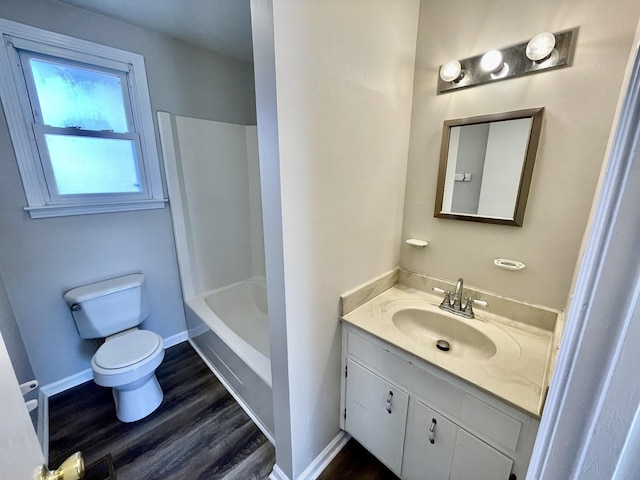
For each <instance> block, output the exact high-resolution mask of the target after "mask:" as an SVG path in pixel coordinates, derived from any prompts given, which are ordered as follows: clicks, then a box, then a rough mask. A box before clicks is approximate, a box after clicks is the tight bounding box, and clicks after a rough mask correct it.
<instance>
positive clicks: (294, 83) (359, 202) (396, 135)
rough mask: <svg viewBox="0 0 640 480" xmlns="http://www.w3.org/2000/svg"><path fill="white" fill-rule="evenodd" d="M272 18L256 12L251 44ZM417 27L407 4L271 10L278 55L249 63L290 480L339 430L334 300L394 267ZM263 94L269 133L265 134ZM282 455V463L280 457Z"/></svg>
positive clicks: (285, 5) (265, 9)
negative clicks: (275, 224) (274, 224)
mask: <svg viewBox="0 0 640 480" xmlns="http://www.w3.org/2000/svg"><path fill="white" fill-rule="evenodd" d="M269 7H270V2H268V1H261V0H256V1H254V2H253V8H252V15H253V16H254V20H253V22H254V35H256V33H258V34H260V33H261V30H259V29H258V28H256V27H257V26H258V27H261V25H260V22H261V19H259V18H256V15H263V17H262V18H265V17H268V15H269V13H270V12H269ZM417 16H418V2H417V1H403V2H388V1H384V0H378V1H369V2H366V3H364V2H359V1H354V0H351V1H328V2H298V1H294V0H285V1H277V2H274V4H273V33H274V43H275V45H274V48H275V55H274V52H273V51H271V53H270V52H268V51H260V50H259V49H258V48H256V49H255V52H254V56H255V59H256V83H257V89H258V95H257V107H258V134H259V139H260V157H261V167H262V170H263V172H264V171H265V168H268V167H275V168H277V169H278V170H279V179H277V180H279V181H280V189H279V191H275V192H274V191H273V190H272V189H271V187H273V183H271V180H272V179H271V178H268V179H263V182H262V190H263V208H264V215H265V221H267V219H268V218H269V217H270V216H271V215H273V214H277V215H278V217H279V219H280V220H281V222H282V229H281V231H280V232H277V231H272V230H270V229H267V228H266V227H265V242H266V244H267V284H268V287H269V289H270V290H271V292H270V295H273V289H274V288H277V287H278V285H274V283H273V282H272V281H271V279H272V275H273V271H270V263H269V262H270V261H269V257H270V254H271V253H272V252H271V251H270V250H273V249H275V248H276V247H277V243H278V238H277V237H278V235H279V234H281V236H282V243H283V245H282V250H281V253H280V256H281V258H282V274H283V276H282V277H280V278H283V282H282V285H281V287H282V288H283V289H282V290H281V291H279V295H280V298H281V299H284V301H285V310H286V311H285V312H283V313H284V315H285V318H277V317H276V313H275V312H273V311H272V308H271V307H272V304H271V302H272V300H274V298H273V297H272V296H270V298H269V301H270V304H269V315H270V321H271V324H272V325H271V338H272V344H273V341H274V338H275V340H276V342H279V341H281V340H282V339H286V351H285V353H284V355H281V354H280V353H279V352H274V347H273V346H272V366H273V370H274V373H275V372H277V371H280V370H282V369H284V370H285V372H286V374H282V373H281V372H279V375H280V376H281V378H278V377H277V376H275V375H274V404H275V405H276V426H275V432H276V456H277V464H278V467H280V468H281V469H282V471H283V472H284V473H285V474H286V475H287V476H289V478H298V477H299V476H300V475H301V474H302V473H303V471H304V469H305V468H307V466H308V465H309V463H310V462H311V461H312V460H313V459H314V458H315V457H316V456H317V455H319V454H320V452H321V451H322V450H323V449H324V448H325V446H327V444H328V443H329V442H330V441H331V440H332V439H333V438H334V437H335V436H336V435H337V434H338V432H339V389H340V347H341V343H340V331H339V321H338V315H339V311H338V306H339V305H338V304H339V295H340V293H342V292H344V291H345V290H347V289H349V288H352V287H354V286H355V285H358V284H360V283H362V282H364V281H365V280H368V279H371V278H373V277H374V276H376V275H378V274H380V273H382V272H385V271H388V270H390V269H391V268H393V267H394V266H396V265H397V263H398V256H399V238H400V229H401V219H402V208H403V196H404V181H405V173H406V156H407V147H408V132H409V122H410V106H411V95H412V81H413V68H414V56H415V41H416V28H417ZM257 24H258V25H257ZM258 41H259V40H257V39H256V37H255V36H254V46H256V45H258ZM269 55H274V57H273V59H274V61H275V76H268V75H266V74H265V75H264V76H263V72H262V71H260V70H259V67H261V68H264V70H265V71H267V73H269V72H268V70H269V68H273V67H269V62H268V61H266V62H265V63H264V64H263V60H265V59H266V60H268V57H269ZM273 73H274V72H271V74H273ZM274 79H275V85H273V87H274V88H273V90H271V91H269V89H267V88H265V89H264V92H262V91H261V89H262V88H263V87H264V86H265V85H263V84H262V82H268V81H272V80H274ZM263 94H264V95H263ZM273 95H276V104H275V106H276V107H277V127H271V128H267V127H264V129H263V125H264V122H263V121H264V120H265V119H267V120H269V118H273V113H274V111H273V106H274V105H273V104H270V103H269V102H272V101H273ZM263 105H264V109H263ZM263 115H264V117H263ZM263 131H264V132H265V135H273V134H274V133H276V132H277V135H278V137H277V143H276V144H275V145H274V144H273V143H270V141H271V140H273V138H269V139H268V140H266V139H264V138H263ZM263 147H264V148H268V149H269V150H268V151H267V150H263ZM278 154H279V156H278ZM278 170H276V171H278ZM277 180H276V183H277ZM266 182H269V184H267V183H266ZM276 186H277V185H276ZM277 196H278V197H279V199H278V198H274V197H277ZM278 200H280V205H281V206H280V207H279V206H278ZM274 208H278V209H280V211H279V212H274V211H273V210H272V209H274ZM265 225H266V224H265ZM278 267H279V266H278V265H275V266H273V268H274V271H275V270H276V269H277V268H278ZM275 301H276V302H277V301H278V299H277V298H276V299H275ZM285 377H286V378H285ZM283 395H286V396H287V399H288V402H287V403H288V406H289V408H288V409H287V412H285V414H282V412H280V416H279V414H278V411H277V410H278V409H279V408H287V405H280V404H279V402H278V396H283ZM283 437H286V438H284V439H283ZM287 443H288V444H289V445H290V453H289V452H286V451H285V449H284V448H279V447H280V444H282V445H284V446H285V447H286V444H287Z"/></svg>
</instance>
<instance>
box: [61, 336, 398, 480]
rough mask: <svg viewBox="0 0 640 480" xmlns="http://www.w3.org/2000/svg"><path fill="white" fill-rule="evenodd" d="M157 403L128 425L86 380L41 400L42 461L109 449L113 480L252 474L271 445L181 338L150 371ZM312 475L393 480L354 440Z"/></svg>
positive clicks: (263, 472) (324, 479) (259, 471)
mask: <svg viewBox="0 0 640 480" xmlns="http://www.w3.org/2000/svg"><path fill="white" fill-rule="evenodd" d="M157 377H158V381H159V382H160V385H161V386H162V389H163V391H164V400H163V402H162V405H161V406H160V407H159V408H158V410H156V411H155V412H153V413H152V414H151V415H149V416H148V417H146V418H144V419H142V420H140V421H138V422H134V423H122V422H120V421H119V420H118V419H117V418H116V414H115V408H114V405H113V397H112V395H111V389H108V388H103V387H99V386H98V385H96V384H95V383H93V382H92V381H91V382H87V383H85V384H83V385H80V386H78V387H75V388H73V389H71V390H67V391H66V392H64V393H61V394H59V395H55V396H53V397H51V398H50V399H49V431H50V440H49V467H50V468H56V467H58V466H59V465H60V463H62V462H63V461H64V460H65V459H66V458H67V457H68V456H69V455H71V454H72V453H74V452H76V451H78V450H80V451H82V453H83V455H84V458H85V463H86V464H87V465H89V464H91V463H93V462H95V461H97V460H99V459H100V458H102V457H104V456H105V455H107V454H111V456H112V458H113V462H114V465H115V469H116V473H117V477H118V480H156V479H163V480H186V479H188V480H196V479H202V480H204V479H206V480H213V479H226V480H233V479H237V480H259V479H266V478H268V477H269V474H270V473H271V470H272V468H273V465H274V463H275V452H274V448H273V446H272V445H271V443H269V441H268V440H267V438H266V437H265V436H264V435H263V434H262V432H260V430H259V429H258V428H257V427H256V426H255V425H254V424H253V422H252V421H251V420H250V418H249V417H248V416H247V415H246V414H245V412H244V411H243V410H242V408H241V407H240V406H239V405H238V403H237V402H236V401H235V400H234V399H233V397H232V396H231V395H230V394H229V393H228V392H227V391H226V390H225V388H224V387H223V386H222V384H221V383H220V382H219V381H218V380H217V379H216V377H215V376H214V375H213V374H212V373H211V371H210V370H209V368H208V367H207V366H206V365H205V363H204V362H203V361H202V360H201V359H200V357H199V356H198V355H197V354H196V352H195V351H194V350H193V349H192V348H191V345H190V344H189V343H186V342H185V343H182V344H180V345H176V346H175V347H172V348H169V349H168V350H167V351H166V355H165V359H164V361H163V363H162V365H161V366H160V367H159V368H158V370H157ZM319 479H320V480H330V479H331V480H387V479H389V480H391V479H397V477H396V476H395V475H393V473H391V471H389V470H388V469H386V467H384V466H383V465H382V464H381V463H380V462H378V461H377V460H376V459H375V458H374V457H373V456H371V454H369V453H368V452H367V451H366V450H364V449H363V448H362V447H361V446H360V445H359V444H358V443H356V442H355V441H354V440H351V441H349V443H347V445H346V446H345V447H344V448H343V449H342V451H341V452H340V453H339V454H338V456H337V457H336V458H335V459H334V460H333V462H332V463H331V464H330V465H329V466H328V467H327V468H326V469H325V471H324V472H323V473H322V475H321V476H320V477H319Z"/></svg>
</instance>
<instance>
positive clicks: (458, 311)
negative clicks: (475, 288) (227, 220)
mask: <svg viewBox="0 0 640 480" xmlns="http://www.w3.org/2000/svg"><path fill="white" fill-rule="evenodd" d="M463 290H464V280H462V278H459V279H458V281H457V282H456V289H455V290H454V292H453V301H452V300H451V292H449V291H447V290H443V289H441V288H438V287H433V291H434V292H438V293H442V294H444V300H442V303H441V304H440V308H441V309H442V310H445V311H447V312H451V313H453V314H455V315H460V316H462V317H466V318H474V317H475V314H474V313H473V304H474V303H477V304H478V305H481V306H483V307H487V306H488V305H489V304H488V303H487V302H484V301H482V300H475V299H473V298H471V297H466V298H465V300H466V301H467V303H466V305H465V306H464V308H463V307H462V299H463V297H464V296H463Z"/></svg>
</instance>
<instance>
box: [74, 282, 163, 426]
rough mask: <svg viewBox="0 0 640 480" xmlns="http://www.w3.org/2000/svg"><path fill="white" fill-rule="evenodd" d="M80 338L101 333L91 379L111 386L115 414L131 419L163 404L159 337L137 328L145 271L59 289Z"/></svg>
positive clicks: (142, 313)
mask: <svg viewBox="0 0 640 480" xmlns="http://www.w3.org/2000/svg"><path fill="white" fill-rule="evenodd" d="M64 298H65V300H66V301H67V303H68V304H69V307H70V309H71V313H72V315H73V318H74V320H75V323H76V326H77V327H78V333H80V336H81V337H82V338H104V339H105V342H104V343H103V344H102V345H101V346H100V348H98V350H97V351H96V353H95V354H94V355H93V358H92V359H91V369H92V370H93V380H94V381H95V382H96V383H97V384H98V385H101V386H103V387H109V388H111V389H112V391H113V399H114V402H115V407H116V415H117V417H118V419H120V420H121V421H123V422H135V421H137V420H140V419H142V418H144V417H146V416H147V415H149V414H150V413H151V412H153V411H154V410H156V408H158V406H160V404H161V403H162V398H163V394H162V388H161V387H160V384H159V383H158V380H157V378H156V375H155V371H156V368H158V366H159V365H160V364H161V363H162V360H163V359H164V342H163V340H162V337H161V336H160V335H158V334H157V333H155V332H152V331H149V330H141V329H138V328H137V326H138V325H140V324H141V323H142V322H143V321H144V320H145V319H146V318H147V317H148V316H149V311H150V309H149V305H148V301H147V297H146V293H145V290H144V276H143V275H142V274H130V275H125V276H122V277H117V278H112V279H109V280H104V281H101V282H96V283H92V284H89V285H84V286H82V287H77V288H74V289H72V290H69V291H68V292H67V293H65V294H64Z"/></svg>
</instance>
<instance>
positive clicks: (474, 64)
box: [438, 28, 578, 94]
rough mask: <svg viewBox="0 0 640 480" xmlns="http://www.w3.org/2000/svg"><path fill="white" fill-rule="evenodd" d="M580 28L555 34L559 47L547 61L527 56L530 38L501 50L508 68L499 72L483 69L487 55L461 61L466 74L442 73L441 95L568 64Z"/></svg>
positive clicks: (440, 79) (439, 83)
mask: <svg viewBox="0 0 640 480" xmlns="http://www.w3.org/2000/svg"><path fill="white" fill-rule="evenodd" d="M577 32H578V29H577V28H574V29H571V30H566V31H563V32H559V33H554V34H553V36H554V37H555V47H554V49H553V53H552V54H551V55H550V56H549V57H548V58H545V59H544V60H543V61H535V60H530V59H529V58H528V57H527V53H526V50H527V44H528V43H529V40H527V41H526V42H523V43H519V44H517V45H513V46H511V47H506V48H502V49H500V50H498V52H500V53H501V54H502V61H503V62H504V65H505V66H506V65H508V69H503V70H502V71H500V72H499V74H497V73H496V72H488V71H485V70H483V69H482V67H481V61H482V58H483V56H484V55H485V54H481V55H476V56H474V57H469V58H465V59H462V60H459V62H460V67H461V70H462V77H461V78H460V79H459V80H457V81H450V82H448V81H445V80H443V79H442V77H441V76H440V75H439V76H438V94H441V93H447V92H451V91H454V90H460V89H462V88H468V87H474V86H476V85H482V84H484V83H491V82H497V81H499V80H506V79H507V78H515V77H520V76H522V75H529V74H531V73H538V72H542V71H546V70H552V69H556V68H562V67H567V66H569V65H570V63H571V59H572V56H573V45H574V43H575V38H576V36H577Z"/></svg>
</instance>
